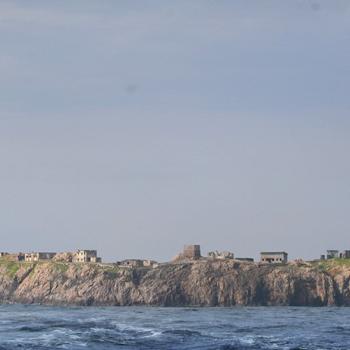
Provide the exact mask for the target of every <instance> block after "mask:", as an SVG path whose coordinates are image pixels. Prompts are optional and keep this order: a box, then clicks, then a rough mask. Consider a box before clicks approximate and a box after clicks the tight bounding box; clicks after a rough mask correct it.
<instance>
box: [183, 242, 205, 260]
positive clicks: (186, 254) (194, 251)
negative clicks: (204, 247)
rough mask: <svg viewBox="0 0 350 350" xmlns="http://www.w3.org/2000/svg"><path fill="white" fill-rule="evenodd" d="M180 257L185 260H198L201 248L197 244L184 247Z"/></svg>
mask: <svg viewBox="0 0 350 350" xmlns="http://www.w3.org/2000/svg"><path fill="white" fill-rule="evenodd" d="M182 257H183V258H185V259H186V258H187V259H199V258H200V257H201V246H200V245H198V244H193V245H185V246H184V250H183V253H182Z"/></svg>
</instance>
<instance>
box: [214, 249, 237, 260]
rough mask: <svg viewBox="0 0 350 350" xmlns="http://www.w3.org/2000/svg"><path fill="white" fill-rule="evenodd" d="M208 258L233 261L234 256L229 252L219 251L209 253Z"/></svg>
mask: <svg viewBox="0 0 350 350" xmlns="http://www.w3.org/2000/svg"><path fill="white" fill-rule="evenodd" d="M208 258H211V259H233V258H234V254H233V253H231V252H228V251H223V252H219V251H217V250H215V251H213V252H209V253H208Z"/></svg>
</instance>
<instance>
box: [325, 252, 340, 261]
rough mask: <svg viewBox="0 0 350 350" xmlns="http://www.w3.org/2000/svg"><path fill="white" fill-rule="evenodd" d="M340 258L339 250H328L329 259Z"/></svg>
mask: <svg viewBox="0 0 350 350" xmlns="http://www.w3.org/2000/svg"><path fill="white" fill-rule="evenodd" d="M336 258H339V250H327V259H336Z"/></svg>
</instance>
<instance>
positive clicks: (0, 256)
mask: <svg viewBox="0 0 350 350" xmlns="http://www.w3.org/2000/svg"><path fill="white" fill-rule="evenodd" d="M7 255H9V253H6V252H0V258H3V257H5V256H7Z"/></svg>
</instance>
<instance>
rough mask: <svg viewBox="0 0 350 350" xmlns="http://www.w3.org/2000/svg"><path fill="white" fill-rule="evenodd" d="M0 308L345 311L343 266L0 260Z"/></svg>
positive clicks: (348, 301) (346, 267) (348, 282)
mask: <svg viewBox="0 0 350 350" xmlns="http://www.w3.org/2000/svg"><path fill="white" fill-rule="evenodd" d="M0 303H24V304H32V303H39V304H47V305H95V306H112V305H115V306H126V305H153V306H235V305H242V306H349V305H350V264H349V262H348V261H347V260H343V261H337V260H334V261H329V262H326V263H325V262H323V263H322V262H315V263H300V264H281V265H261V264H257V263H248V262H240V261H236V260H230V259H227V260H208V259H202V260H198V261H187V262H178V263H172V264H171V263H169V264H161V265H159V266H157V267H156V268H121V267H118V266H115V265H112V264H110V265H109V264H88V263H86V264H85V263H82V264H79V263H64V262H52V261H51V262H45V263H44V262H39V263H25V262H10V261H3V260H1V261H0Z"/></svg>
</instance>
